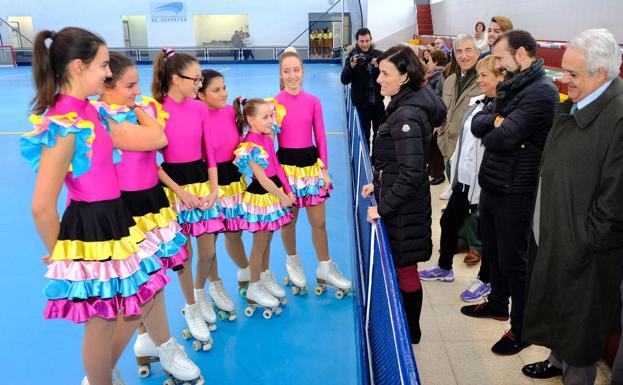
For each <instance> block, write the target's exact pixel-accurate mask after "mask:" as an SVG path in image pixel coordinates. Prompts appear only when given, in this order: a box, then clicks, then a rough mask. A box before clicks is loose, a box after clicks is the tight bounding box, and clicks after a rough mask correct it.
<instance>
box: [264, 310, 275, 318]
mask: <svg viewBox="0 0 623 385" xmlns="http://www.w3.org/2000/svg"><path fill="white" fill-rule="evenodd" d="M272 316H273V311H272V310H270V309H264V311H263V312H262V317H264V319H270V318H271V317H272Z"/></svg>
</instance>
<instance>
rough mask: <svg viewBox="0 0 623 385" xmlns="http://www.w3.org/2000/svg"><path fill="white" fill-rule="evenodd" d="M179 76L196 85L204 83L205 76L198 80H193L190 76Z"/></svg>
mask: <svg viewBox="0 0 623 385" xmlns="http://www.w3.org/2000/svg"><path fill="white" fill-rule="evenodd" d="M177 76H179V77H181V78H182V79H188V80H192V81H193V84H194V85H198V84H201V83H203V76H200V77H198V78H191V77H190V76H184V75H180V74H177Z"/></svg>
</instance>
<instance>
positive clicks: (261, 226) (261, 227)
mask: <svg viewBox="0 0 623 385" xmlns="http://www.w3.org/2000/svg"><path fill="white" fill-rule="evenodd" d="M293 218H294V214H292V212H291V211H290V212H288V213H287V214H286V215H284V216H282V217H280V218H279V219H277V220H276V221H272V222H254V223H252V222H250V223H249V226H248V228H247V230H248V231H249V232H250V233H254V232H256V231H277V230H280V229H281V228H282V227H283V226H285V225H287V224H288V223H290V222H292V219H293Z"/></svg>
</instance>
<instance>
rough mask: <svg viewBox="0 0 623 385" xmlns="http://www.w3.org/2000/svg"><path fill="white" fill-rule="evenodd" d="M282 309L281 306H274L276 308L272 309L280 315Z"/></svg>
mask: <svg viewBox="0 0 623 385" xmlns="http://www.w3.org/2000/svg"><path fill="white" fill-rule="evenodd" d="M282 311H283V309H282V308H280V307H278V308H276V309H275V310H274V311H273V313H275V315H281V312H282Z"/></svg>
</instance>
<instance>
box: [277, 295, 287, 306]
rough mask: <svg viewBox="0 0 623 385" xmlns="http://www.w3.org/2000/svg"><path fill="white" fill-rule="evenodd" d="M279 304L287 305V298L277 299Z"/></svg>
mask: <svg viewBox="0 0 623 385" xmlns="http://www.w3.org/2000/svg"><path fill="white" fill-rule="evenodd" d="M279 303H280V304H282V305H287V304H288V298H287V297H283V298H279Z"/></svg>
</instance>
